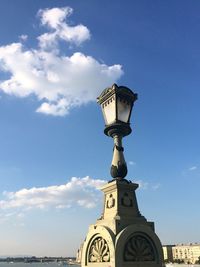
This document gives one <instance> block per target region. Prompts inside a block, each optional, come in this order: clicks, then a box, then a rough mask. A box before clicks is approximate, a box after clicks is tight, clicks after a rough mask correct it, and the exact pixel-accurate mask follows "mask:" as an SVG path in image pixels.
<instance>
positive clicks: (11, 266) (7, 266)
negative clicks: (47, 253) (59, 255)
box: [0, 262, 80, 267]
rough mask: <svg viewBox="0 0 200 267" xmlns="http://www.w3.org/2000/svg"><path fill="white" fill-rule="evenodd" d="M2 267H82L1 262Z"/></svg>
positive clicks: (0, 266) (60, 264) (55, 263)
mask: <svg viewBox="0 0 200 267" xmlns="http://www.w3.org/2000/svg"><path fill="white" fill-rule="evenodd" d="M0 267H80V265H68V264H66V263H63V264H62V263H57V262H50V263H49V262H48V263H23V262H19V263H7V262H0Z"/></svg>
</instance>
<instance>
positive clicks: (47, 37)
mask: <svg viewBox="0 0 200 267" xmlns="http://www.w3.org/2000/svg"><path fill="white" fill-rule="evenodd" d="M72 13H73V9H72V8H70V7H63V8H52V9H48V8H47V9H41V10H39V12H38V15H39V17H40V18H41V23H42V25H47V26H49V28H50V29H52V30H53V32H49V33H44V34H42V35H41V36H39V37H38V40H39V45H40V46H41V47H42V48H49V47H52V46H53V45H55V44H56V43H57V41H58V40H59V39H60V40H64V41H66V42H69V43H74V44H76V45H80V44H81V43H83V42H84V41H86V40H89V39H90V31H89V30H88V28H87V27H85V26H84V25H81V24H80V25H77V26H70V25H68V24H67V23H66V22H65V20H66V18H67V17H69V16H71V14H72Z"/></svg>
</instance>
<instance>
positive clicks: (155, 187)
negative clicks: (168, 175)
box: [151, 183, 161, 190]
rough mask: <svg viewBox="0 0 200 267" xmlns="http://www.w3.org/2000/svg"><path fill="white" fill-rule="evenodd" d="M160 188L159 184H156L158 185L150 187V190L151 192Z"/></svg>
mask: <svg viewBox="0 0 200 267" xmlns="http://www.w3.org/2000/svg"><path fill="white" fill-rule="evenodd" d="M160 186H161V185H160V183H158V184H155V185H152V186H151V188H152V189H153V190H158V189H159V188H160Z"/></svg>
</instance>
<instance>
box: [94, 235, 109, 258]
mask: <svg viewBox="0 0 200 267" xmlns="http://www.w3.org/2000/svg"><path fill="white" fill-rule="evenodd" d="M109 261H110V250H109V247H108V244H107V242H106V240H105V239H103V238H102V237H97V238H96V239H95V240H94V241H93V242H92V244H91V246H90V249H89V262H94V263H95V262H109Z"/></svg>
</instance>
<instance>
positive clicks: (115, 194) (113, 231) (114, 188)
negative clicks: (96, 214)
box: [81, 179, 163, 267]
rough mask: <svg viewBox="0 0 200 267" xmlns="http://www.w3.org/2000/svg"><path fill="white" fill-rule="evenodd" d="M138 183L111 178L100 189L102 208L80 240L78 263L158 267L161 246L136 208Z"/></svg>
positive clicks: (94, 266)
mask: <svg viewBox="0 0 200 267" xmlns="http://www.w3.org/2000/svg"><path fill="white" fill-rule="evenodd" d="M137 188H138V184H135V183H131V182H128V181H127V180H125V179H123V180H114V181H112V182H109V183H108V184H106V185H105V186H104V187H103V188H102V189H101V190H102V191H103V192H104V208H103V213H102V216H101V218H100V219H98V220H97V221H96V224H93V225H91V226H90V227H89V232H88V235H87V237H86V240H85V242H84V244H83V250H82V261H81V266H82V267H86V266H87V267H161V266H162V261H163V254H162V246H161V243H160V241H159V238H158V237H157V235H156V234H155V231H154V223H153V222H148V221H147V220H146V219H145V217H143V216H142V215H141V214H140V212H139V209H138V204H137V199H136V195H135V190H136V189H137Z"/></svg>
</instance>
